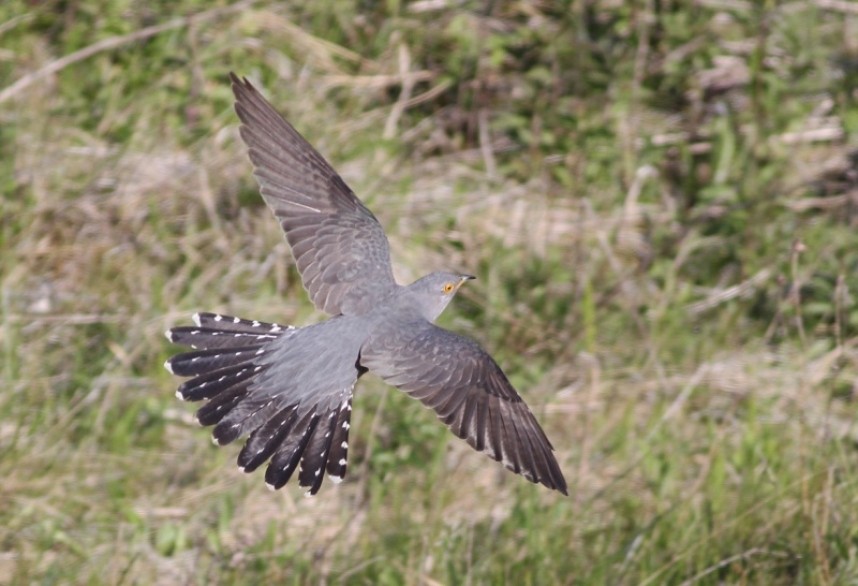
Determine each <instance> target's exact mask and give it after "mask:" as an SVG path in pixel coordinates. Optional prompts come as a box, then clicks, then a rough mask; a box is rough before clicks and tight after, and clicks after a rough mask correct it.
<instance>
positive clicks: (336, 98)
mask: <svg viewBox="0 0 858 586" xmlns="http://www.w3.org/2000/svg"><path fill="white" fill-rule="evenodd" d="M453 4H456V8H450V7H448V8H444V7H441V8H437V7H436V8H432V6H433V4H432V3H425V2H424V3H401V2H386V3H359V4H354V3H350V2H343V1H338V0H327V1H324V2H315V3H308V4H307V6H306V7H303V8H302V7H299V6H300V5H299V4H297V3H296V5H295V6H291V5H290V4H289V3H270V2H266V1H263V0H260V1H258V2H255V3H245V4H243V5H239V6H235V5H233V6H230V5H228V4H227V3H226V2H221V3H220V5H219V6H216V7H215V8H212V5H210V4H206V3H201V2H192V1H189V0H185V1H181V2H176V3H172V4H169V5H168V4H166V3H163V6H162V5H158V4H146V5H145V7H142V6H143V5H139V4H135V3H130V2H121V1H120V0H109V1H107V2H94V1H92V0H82V1H81V2H73V3H64V2H42V3H32V2H24V1H21V0H13V1H11V2H6V3H4V4H3V6H2V8H0V96H4V93H3V92H4V90H5V91H6V93H5V97H2V98H0V99H4V100H5V101H2V102H0V197H2V200H0V202H2V209H0V373H2V383H3V385H2V390H0V478H2V482H0V583H4V584H5V583H10V584H67V583H81V584H150V583H164V584H173V583H178V584H210V583H218V584H248V583H285V584H316V583H348V584H491V583H499V584H500V583H508V584H533V585H541V584H651V585H655V584H713V585H714V584H766V585H769V584H784V585H786V584H851V583H855V581H856V580H858V450H856V447H858V430H856V396H858V304H856V301H855V299H856V296H858V231H856V230H858V213H856V211H855V202H856V199H855V193H856V190H858V73H856V72H858V46H856V44H855V42H854V39H855V38H856V31H857V30H858V14H856V13H855V11H854V9H853V8H852V5H851V4H848V3H841V4H837V3H834V2H830V3H823V2H814V1H795V2H784V3H779V2H742V1H739V2H720V1H707V2H696V3H690V2H689V3H684V2H607V1H605V2H600V1H597V2H583V1H578V2H555V3H551V2H533V1H530V0H526V1H524V2H519V3H493V4H492V5H491V6H492V7H491V8H490V9H488V10H487V9H486V8H485V6H484V4H483V3H477V2H465V3H453ZM358 6H359V7H360V8H357V7H358ZM451 6H452V5H451ZM206 11H207V12H206ZM190 15H200V16H197V17H195V18H194V19H191V20H190V21H184V22H183V21H176V22H175V23H174V25H172V26H171V27H169V28H168V27H165V28H164V29H163V30H160V32H152V33H151V34H148V35H146V36H145V38H140V39H137V40H134V41H131V40H127V41H123V42H117V43H114V44H113V45H112V46H110V47H108V48H103V49H102V50H99V51H95V52H93V53H92V54H89V55H85V56H84V58H81V59H79V60H76V61H75V60H72V62H70V63H65V64H63V63H62V62H61V63H59V65H63V66H61V67H57V68H56V70H55V71H54V72H53V73H51V74H50V75H47V76H45V77H41V78H36V79H33V80H32V83H29V84H20V85H13V84H15V83H16V82H18V81H19V80H22V79H27V76H29V75H32V74H34V73H35V72H37V71H39V70H40V69H41V68H44V67H49V66H51V64H54V65H56V64H57V63H56V62H57V60H59V59H62V58H63V57H66V56H69V55H74V54H75V52H76V51H81V50H86V49H87V48H88V47H92V46H94V45H96V44H97V43H100V42H107V40H109V39H111V38H118V37H121V36H122V35H128V34H132V33H135V32H136V31H141V30H145V29H146V27H150V26H155V25H160V24H162V23H167V22H169V21H171V19H173V18H176V17H177V16H190ZM229 71H236V72H238V73H239V74H241V75H246V76H249V77H250V78H251V79H252V80H253V81H254V82H255V83H256V84H257V85H258V86H260V87H261V88H262V89H263V90H264V92H265V93H266V94H267V95H268V96H269V97H270V98H271V100H272V101H273V103H274V104H275V105H277V106H278V107H279V108H280V109H281V110H282V111H283V112H284V113H286V114H287V115H288V117H289V119H290V120H291V121H292V122H293V123H294V124H295V126H296V127H298V128H299V129H300V130H301V131H302V132H303V133H304V134H305V135H306V136H307V137H308V138H309V139H310V140H311V142H313V143H314V144H316V145H317V146H318V148H319V149H320V150H321V151H322V152H323V153H324V154H325V155H326V156H327V157H328V158H329V159H330V160H331V161H332V162H333V163H334V165H335V166H336V167H337V168H338V169H339V170H340V171H341V173H342V174H343V176H344V177H345V179H346V180H347V182H348V183H349V184H350V185H351V186H352V187H353V188H354V189H355V191H356V192H357V193H358V194H359V195H360V196H361V197H362V198H363V199H364V201H366V203H367V204H368V205H369V206H370V207H371V208H372V209H373V210H374V211H375V212H376V215H377V216H378V217H379V219H380V220H381V221H382V223H383V224H384V225H385V227H386V229H387V230H388V233H389V235H390V239H391V244H392V248H393V255H394V262H395V264H396V272H397V275H398V277H399V278H400V280H402V281H406V280H409V279H413V278H416V277H417V276H419V275H420V274H421V273H422V272H424V271H425V270H427V269H430V268H431V269H442V268H449V269H453V270H462V271H465V272H469V273H473V274H475V275H477V276H478V280H477V281H475V282H473V283H469V284H468V285H467V288H466V289H465V290H463V292H462V293H461V294H460V295H459V296H458V298H457V300H456V302H455V303H454V305H453V306H452V307H451V308H450V309H448V311H447V313H445V315H444V316H443V317H442V318H441V323H442V324H443V325H445V326H446V327H449V328H452V329H454V330H456V331H458V332H461V333H464V334H467V335H470V336H472V337H475V338H477V339H478V340H479V341H480V342H481V343H483V344H484V345H485V346H486V347H487V348H488V349H489V350H490V351H491V352H492V354H493V355H494V356H495V357H496V358H497V359H498V361H499V362H500V363H501V364H502V366H503V367H504V369H505V370H506V372H507V373H508V374H509V376H510V379H511V380H512V381H513V383H514V384H515V385H516V386H517V388H518V389H519V390H520V391H521V393H522V394H523V395H524V397H525V398H526V400H527V401H528V403H529V404H530V405H531V406H532V407H533V409H534V411H535V412H536V413H537V414H538V417H539V419H540V421H541V422H542V423H543V424H544V427H545V428H546V432H547V433H548V435H549V437H550V438H551V439H552V441H553V443H554V445H555V447H556V448H557V455H558V458H559V460H560V462H561V465H562V467H563V469H564V471H565V473H566V476H567V479H568V481H569V484H570V497H569V498H563V497H562V496H561V495H559V494H556V493H549V492H548V491H546V490H544V489H542V488H540V487H536V486H533V485H530V484H529V483H527V482H525V481H524V480H522V479H521V478H519V477H516V476H514V475H512V474H510V473H507V472H505V471H504V470H502V469H501V467H500V466H498V465H496V464H495V463H493V462H491V461H490V460H488V459H486V458H485V457H483V456H480V455H479V454H475V453H472V451H471V450H470V449H469V448H467V446H465V445H464V444H463V442H460V441H458V440H455V438H453V437H452V435H451V434H449V433H448V432H447V431H446V430H445V429H444V428H443V426H442V425H441V424H439V423H438V422H437V421H436V419H435V417H434V415H432V414H431V413H430V412H428V411H426V410H424V409H423V408H422V407H421V406H420V405H419V404H418V403H417V402H415V401H413V400H411V399H409V398H408V397H406V396H404V395H402V394H401V393H399V392H397V391H395V390H393V389H388V388H386V387H385V386H384V385H383V384H382V383H381V382H380V381H378V380H377V379H374V378H372V377H367V378H366V380H363V381H362V382H361V386H360V389H359V392H358V395H357V398H356V402H355V415H354V421H353V432H352V442H351V445H352V449H351V451H350V458H351V463H350V464H351V468H350V472H349V475H348V477H347V482H345V483H344V484H342V485H341V486H339V487H333V486H331V485H330V484H326V485H325V486H324V487H323V489H322V491H321V493H320V494H319V495H317V496H316V497H315V498H314V499H304V498H303V497H302V496H300V493H299V491H298V489H297V488H295V487H293V486H292V485H291V484H290V485H288V486H287V487H286V488H285V489H283V490H282V491H280V492H278V493H270V492H268V491H266V490H265V488H264V485H263V482H262V475H261V474H259V473H257V474H253V475H246V476H245V475H242V474H240V473H239V472H237V471H236V470H235V464H234V462H235V457H236V455H237V452H238V449H237V448H236V447H235V446H229V447H227V448H223V449H216V448H214V447H213V446H212V445H211V443H210V442H209V441H208V432H207V431H206V430H201V429H199V428H198V427H197V426H196V424H195V423H194V422H193V417H192V416H193V406H192V405H187V404H181V403H179V402H178V401H177V400H176V399H175V398H174V395H173V392H174V388H175V386H176V384H177V381H176V380H175V379H174V378H173V377H171V376H170V375H169V374H168V373H167V372H166V371H165V370H164V369H163V368H162V366H161V365H162V363H163V361H164V360H165V359H166V358H167V357H168V356H169V355H170V353H171V352H173V351H174V350H175V349H174V348H172V347H171V346H170V345H169V344H168V343H167V342H166V341H165V340H164V338H163V336H162V332H163V331H164V330H165V329H166V328H168V327H171V326H174V325H178V324H184V323H188V320H189V317H190V314H191V313H192V312H194V311H202V310H209V311H212V310H214V311H223V312H227V313H230V314H235V315H241V316H246V317H251V318H258V319H268V320H278V321H283V322H290V323H296V324H306V323H311V322H313V321H316V320H318V319H321V318H323V316H322V315H320V314H319V313H318V312H316V311H315V310H313V308H312V306H311V305H310V303H309V301H308V300H307V298H306V295H305V294H304V292H303V290H302V288H301V284H300V279H299V276H298V274H297V272H296V271H295V269H294V266H293V263H292V259H291V256H290V253H289V249H288V246H287V245H286V243H285V242H284V240H283V237H282V234H281V233H280V230H279V227H278V226H277V223H276V222H275V221H273V219H272V217H271V215H270V213H269V212H268V210H267V209H266V208H265V206H264V205H263V203H262V201H261V198H259V196H258V194H257V191H256V186H255V184H254V182H253V179H252V177H251V169H250V164H249V162H248V160H247V157H246V154H245V150H244V147H243V145H242V144H241V142H240V140H239V138H238V134H237V120H236V116H235V115H234V113H233V112H232V109H231V100H232V96H231V92H230V89H229V84H228V80H227V75H226V74H227V72H229ZM406 72H411V74H413V77H411V78H409V79H410V80H411V81H408V80H406V78H405V77H404V74H405V73H406Z"/></svg>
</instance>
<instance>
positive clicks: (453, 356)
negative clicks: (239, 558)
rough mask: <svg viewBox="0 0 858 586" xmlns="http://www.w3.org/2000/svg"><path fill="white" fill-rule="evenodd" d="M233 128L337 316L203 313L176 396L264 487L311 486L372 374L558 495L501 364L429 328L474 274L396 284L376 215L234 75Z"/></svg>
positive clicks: (331, 463) (189, 331) (171, 364)
mask: <svg viewBox="0 0 858 586" xmlns="http://www.w3.org/2000/svg"><path fill="white" fill-rule="evenodd" d="M232 79H233V89H234V91H235V94H236V99H237V102H236V110H237V112H238V114H239V117H240V118H241V120H242V122H243V125H242V127H241V135H242V138H243V139H244V141H245V142H246V143H247V144H248V147H249V150H250V158H251V160H252V161H253V163H254V165H255V167H256V170H255V175H256V177H257V180H258V181H259V183H260V185H261V192H262V196H263V198H264V199H265V201H266V203H268V205H269V207H271V209H272V211H273V212H274V214H275V216H276V217H277V218H278V219H279V220H280V223H281V226H282V227H283V229H284V231H285V232H286V236H287V239H288V241H289V243H290V245H291V247H292V253H293V255H294V256H295V259H296V263H297V265H298V269H299V271H301V276H302V278H303V281H304V285H305V288H306V289H307V290H308V293H309V294H310V297H311V299H313V301H314V303H315V304H316V306H317V307H319V308H320V309H323V310H325V311H327V312H329V313H331V314H332V315H333V317H331V318H330V319H328V320H326V321H323V322H321V323H318V324H312V325H308V326H304V327H300V328H296V327H292V326H283V325H279V324H270V323H263V322H258V321H251V320H243V319H240V318H234V317H230V316H222V315H218V314H208V313H206V314H197V315H196V316H195V323H196V325H195V326H190V327H179V328H173V329H172V330H170V331H168V332H167V335H168V338H169V339H170V340H171V341H173V342H175V343H179V344H185V345H188V346H191V347H192V348H193V351H192V352H187V353H184V354H179V355H177V356H174V357H173V358H171V359H170V360H168V361H167V368H168V369H170V371H171V372H174V373H175V374H177V375H181V376H188V377H193V378H191V379H190V380H188V381H186V382H184V383H183V384H182V385H181V386H180V387H179V390H178V392H177V395H178V396H179V397H181V398H182V399H185V400H191V401H198V400H207V401H208V402H207V403H206V404H205V405H204V406H203V407H202V408H201V409H200V410H199V411H198V413H197V419H198V420H199V421H200V423H201V424H203V425H214V426H215V427H214V432H213V437H214V439H215V441H216V442H217V443H218V444H226V443H229V442H232V441H234V440H235V439H238V438H239V437H243V436H249V437H248V440H247V442H246V443H245V446H244V448H243V449H242V451H241V453H240V454H239V457H238V464H239V466H240V467H241V468H242V469H243V470H245V471H247V472H250V471H252V470H254V469H256V468H257V467H259V466H260V465H262V464H264V463H265V462H266V461H268V462H269V464H268V467H267V470H266V476H265V478H266V482H267V483H268V484H269V485H270V486H272V487H273V488H280V487H281V486H283V485H284V484H285V483H286V482H287V481H288V480H289V478H290V477H291V476H292V475H293V473H294V472H295V471H296V470H297V471H298V481H299V484H300V485H301V486H303V487H306V488H308V489H309V493H310V494H315V492H317V491H318V489H319V487H320V486H321V483H322V478H323V477H324V474H325V472H327V474H328V475H329V476H331V477H332V478H334V479H336V480H342V478H343V477H344V475H345V471H346V464H347V456H348V431H349V425H350V416H351V400H352V395H353V391H354V386H355V383H356V382H357V380H358V378H359V377H360V376H361V375H363V374H364V373H365V372H367V371H370V372H373V373H375V374H377V375H379V376H380V377H381V378H383V379H384V380H386V381H387V382H389V383H390V384H392V385H395V386H397V387H399V388H400V389H402V390H404V391H405V392H406V393H408V394H409V395H411V396H413V397H415V398H417V399H419V400H420V401H422V402H423V403H424V404H425V405H427V406H429V407H431V408H432V409H434V410H435V412H436V413H437V414H438V417H439V418H440V419H441V420H442V421H443V422H444V423H446V424H447V425H448V426H450V428H451V430H452V431H453V432H454V433H455V434H456V435H458V436H459V437H461V438H463V439H465V440H466V441H467V442H468V444H470V445H471V446H472V447H474V448H475V449H477V450H479V451H482V452H485V453H487V454H488V455H489V456H491V457H492V458H494V459H496V460H498V461H501V462H502V463H503V464H504V465H505V466H506V467H507V468H509V469H510V470H513V471H514V472H517V473H520V474H522V475H523V476H524V477H525V478H527V479H528V480H530V481H531V482H540V483H542V484H545V485H546V486H548V487H549V488H554V489H557V490H559V491H561V492H563V493H564V494H565V493H566V482H565V480H564V479H563V475H562V473H561V472H560V468H559V466H558V465H557V462H556V459H555V458H554V454H553V448H552V446H551V444H550V442H549V441H548V439H547V438H546V437H545V434H544V433H543V431H542V429H541V428H540V426H539V424H538V423H537V422H536V420H535V418H534V417H533V415H532V414H531V412H530V410H529V409H528V408H527V406H526V405H525V404H524V402H523V401H522V400H521V397H519V395H518V393H516V391H515V390H514V389H513V387H512V385H511V384H510V383H509V381H508V380H507V378H506V376H505V375H504V373H503V372H502V371H501V369H500V367H498V365H497V364H496V363H495V361H494V360H492V358H491V357H490V356H489V355H488V354H487V353H486V352H485V351H484V350H483V349H482V348H481V347H480V346H479V345H478V344H477V343H476V342H474V341H472V340H470V339H468V338H464V337H462V336H459V335H457V334H454V333H452V332H448V331H447V330H444V329H441V328H439V327H437V326H435V325H434V321H435V319H436V318H437V317H438V316H439V315H440V314H441V312H442V311H443V310H444V308H445V307H446V306H447V304H449V303H450V301H451V300H452V298H453V297H454V296H455V294H456V291H457V290H458V289H459V287H460V286H461V285H462V283H463V282H464V281H466V280H468V279H471V278H473V277H470V276H469V275H460V274H456V273H449V272H436V273H431V274H429V275H427V276H425V277H423V278H421V279H418V280H417V281H415V282H414V283H412V284H410V285H407V286H401V285H399V284H397V283H396V282H395V280H394V279H393V272H392V268H391V265H390V253H389V250H388V244H387V238H386V236H385V235H384V231H383V230H382V228H381V225H380V224H379V223H378V221H377V220H376V219H375V217H374V216H373V215H372V213H371V212H370V211H369V210H368V209H367V208H366V207H365V206H364V205H363V204H362V203H361V202H360V200H358V199H357V197H355V196H354V194H353V193H352V192H351V190H350V189H349V188H348V186H346V184H345V183H344V182H343V181H342V179H341V178H340V177H339V175H337V174H336V172H334V170H333V169H332V168H331V167H330V165H328V163H327V162H326V161H325V160H324V159H323V158H322V157H321V155H319V154H318V153H317V152H316V151H315V150H314V149H313V148H312V147H311V146H310V145H309V144H308V143H307V142H306V141H305V140H304V139H303V138H302V137H301V136H300V135H299V134H298V133H297V132H296V131H295V130H294V128H292V127H291V125H289V124H288V123H287V122H286V121H285V120H284V119H283V118H282V117H280V116H279V115H278V114H277V113H276V111H274V109H273V108H272V107H271V106H270V104H268V102H267V101H265V100H264V98H262V96H261V95H260V94H259V93H258V92H257V91H256V90H255V89H254V88H253V87H252V86H251V85H250V84H249V83H248V82H246V81H241V80H239V79H238V78H236V77H234V76H233V78H232Z"/></svg>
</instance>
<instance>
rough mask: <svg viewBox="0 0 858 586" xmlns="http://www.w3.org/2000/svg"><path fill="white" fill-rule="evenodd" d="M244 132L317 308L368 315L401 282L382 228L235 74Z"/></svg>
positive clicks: (237, 106) (259, 177)
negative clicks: (397, 280) (371, 308)
mask: <svg viewBox="0 0 858 586" xmlns="http://www.w3.org/2000/svg"><path fill="white" fill-rule="evenodd" d="M230 79H231V80H232V90H233V93H234V94H235V99H236V102H235V111H236V113H238V117H239V118H240V119H241V123H242V124H241V129H240V132H241V138H242V139H243V140H244V142H245V144H246V145H247V147H248V151H249V155H250V160H251V162H252V163H253V165H254V167H255V170H254V173H253V174H254V176H255V177H256V180H257V181H258V182H259V186H260V192H261V193H262V197H263V198H264V199H265V202H266V203H267V204H268V206H269V207H270V208H271V210H272V211H273V212H274V215H275V216H276V217H277V219H278V220H279V221H280V225H281V226H282V227H283V230H284V232H286V239H287V240H288V241H289V245H290V246H291V247H292V254H293V255H294V257H295V262H296V263H297V265H298V270H299V271H300V273H301V278H302V279H303V281H304V287H305V288H306V289H307V292H308V293H309V295H310V299H312V301H313V303H314V304H315V305H316V307H317V308H319V309H321V310H323V311H326V312H328V313H330V314H340V313H342V314H359V313H363V312H364V311H366V310H367V309H369V308H370V307H372V305H373V304H374V303H375V302H376V301H377V300H378V299H380V298H383V297H385V296H387V295H388V294H389V293H390V292H391V291H392V290H393V289H394V288H395V287H396V286H397V285H396V282H395V280H394V278H393V270H392V268H391V264H390V248H389V246H388V242H387V237H386V236H385V235H384V230H383V229H382V227H381V225H380V224H379V223H378V220H376V218H375V216H373V215H372V212H370V211H369V210H368V209H367V208H366V206H364V205H363V203H361V201H360V200H359V199H358V198H357V197H356V196H355V194H354V193H353V192H352V190H351V189H350V188H349V186H348V185H346V184H345V182H344V181H343V180H342V179H341V178H340V176H339V175H338V174H337V172H336V171H334V169H333V168H332V167H331V166H330V165H329V164H328V162H327V161H325V159H324V158H323V157H322V155H320V154H319V153H318V152H317V151H316V149H314V148H313V147H312V146H310V144H309V143H308V142H307V141H306V140H305V139H304V137H302V136H301V135H300V134H299V133H298V131H296V130H295V129H294V128H293V127H292V125H291V124H289V123H288V122H286V120H284V119H283V117H282V116H280V114H278V113H277V111H276V110H275V109H274V108H273V107H272V106H271V104H270V103H269V102H268V101H267V100H266V99H265V98H264V97H262V94H260V93H259V92H258V91H257V90H256V88H254V87H253V86H252V85H251V84H250V82H249V81H247V80H246V79H239V78H238V77H237V76H236V75H235V74H233V73H230Z"/></svg>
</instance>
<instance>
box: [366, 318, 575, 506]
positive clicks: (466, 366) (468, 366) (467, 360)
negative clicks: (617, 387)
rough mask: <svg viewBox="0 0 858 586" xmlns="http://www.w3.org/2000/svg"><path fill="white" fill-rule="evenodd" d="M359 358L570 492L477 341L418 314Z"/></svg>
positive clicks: (509, 460) (492, 453) (491, 448)
mask: <svg viewBox="0 0 858 586" xmlns="http://www.w3.org/2000/svg"><path fill="white" fill-rule="evenodd" d="M360 365H361V366H363V367H365V368H368V369H369V370H370V371H371V372H374V373H375V374H377V375H379V376H381V378H383V379H384V380H385V381H386V382H388V383H390V384H392V385H394V386H397V387H399V388H400V389H402V390H403V391H405V392H406V393H408V394H409V395H411V396H412V397H414V398H416V399H419V400H420V401H422V402H423V404H425V405H426V406H427V407H431V408H432V409H434V410H435V413H437V415H438V418H439V419H441V421H443V422H444V423H446V424H447V425H448V426H449V427H450V429H451V430H452V431H453V433H455V434H456V435H457V436H459V437H460V438H462V439H464V440H465V441H467V442H468V445H470V446H471V447H472V448H474V449H476V450H478V451H480V452H484V453H486V454H487V455H488V456H489V457H491V458H494V459H495V460H497V461H499V462H502V463H503V465H504V466H506V467H507V468H508V469H510V470H512V471H513V472H516V473H517V474H521V475H522V476H524V477H525V478H526V479H527V480H529V481H531V482H537V483H541V484H544V485H545V486H547V487H548V488H553V489H555V490H559V491H560V492H562V493H563V494H567V488H566V480H565V479H564V478H563V473H562V472H561V471H560V466H559V465H558V464H557V460H556V458H555V457H554V452H553V450H554V448H553V447H552V445H551V442H549V441H548V438H547V437H546V436H545V432H543V431H542V428H541V427H540V426H539V423H537V422H536V418H534V416H533V413H531V412H530V409H529V408H528V407H527V405H526V404H525V403H524V401H523V400H522V399H521V397H520V396H519V395H518V393H517V392H516V391H515V389H514V388H513V387H512V385H511V384H510V382H509V380H508V379H507V377H506V375H505V374H504V373H503V371H502V370H501V369H500V367H499V366H498V365H497V363H496V362H495V361H494V360H493V359H492V357H491V356H489V355H488V353H487V352H486V351H485V350H483V349H482V348H481V347H480V345H479V344H477V343H476V342H474V341H473V340H470V339H468V338H465V337H463V336H459V335H457V334H454V333H453V332H450V331H447V330H444V329H442V328H439V327H438V326H436V325H434V324H432V323H430V322H428V321H425V320H420V319H415V320H410V321H408V322H407V323H404V322H402V321H401V320H397V321H396V322H395V323H392V324H390V326H388V327H384V328H381V329H379V330H378V331H376V332H375V333H374V334H373V335H372V336H371V337H370V339H369V340H368V341H367V342H366V343H365V344H364V346H363V348H362V349H361V357H360Z"/></svg>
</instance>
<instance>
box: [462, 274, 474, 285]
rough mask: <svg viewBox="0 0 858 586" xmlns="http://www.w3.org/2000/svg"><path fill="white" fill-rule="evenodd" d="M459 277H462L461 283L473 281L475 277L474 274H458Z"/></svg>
mask: <svg viewBox="0 0 858 586" xmlns="http://www.w3.org/2000/svg"><path fill="white" fill-rule="evenodd" d="M459 278H460V279H462V283H464V282H465V281H473V280H474V279H476V277H475V276H474V275H459Z"/></svg>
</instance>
